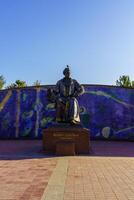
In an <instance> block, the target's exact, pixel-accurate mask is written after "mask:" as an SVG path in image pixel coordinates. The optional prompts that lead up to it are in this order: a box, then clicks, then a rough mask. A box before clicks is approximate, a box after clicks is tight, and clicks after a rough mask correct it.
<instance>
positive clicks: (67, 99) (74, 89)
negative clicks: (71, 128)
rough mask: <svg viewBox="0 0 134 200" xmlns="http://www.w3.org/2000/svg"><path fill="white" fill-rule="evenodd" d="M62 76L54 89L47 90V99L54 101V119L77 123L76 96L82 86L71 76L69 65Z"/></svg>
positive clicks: (80, 91)
mask: <svg viewBox="0 0 134 200" xmlns="http://www.w3.org/2000/svg"><path fill="white" fill-rule="evenodd" d="M63 74H64V78H62V79H61V80H59V81H58V82H57V84H56V87H55V89H54V90H52V89H49V90H48V99H50V100H51V101H53V102H55V103H56V121H57V122H64V123H71V124H79V123H80V116H79V105H78V101H77V99H76V98H77V97H78V96H79V95H81V94H82V93H83V92H84V88H83V87H82V86H81V85H80V84H79V83H78V82H77V81H76V80H74V79H72V78H71V73H70V69H69V66H68V65H67V67H66V68H65V69H64V71H63Z"/></svg>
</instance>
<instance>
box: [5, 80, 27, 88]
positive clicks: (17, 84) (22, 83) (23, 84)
mask: <svg viewBox="0 0 134 200" xmlns="http://www.w3.org/2000/svg"><path fill="white" fill-rule="evenodd" d="M23 87H27V84H26V82H25V81H21V80H16V81H15V83H11V84H10V85H9V86H7V89H10V88H23Z"/></svg>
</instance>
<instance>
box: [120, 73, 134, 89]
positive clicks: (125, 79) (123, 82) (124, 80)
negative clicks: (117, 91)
mask: <svg viewBox="0 0 134 200" xmlns="http://www.w3.org/2000/svg"><path fill="white" fill-rule="evenodd" d="M116 85H117V86H121V87H134V81H131V80H130V77H129V76H126V75H123V76H120V77H119V80H117V81H116Z"/></svg>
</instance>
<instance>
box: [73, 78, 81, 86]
mask: <svg viewBox="0 0 134 200" xmlns="http://www.w3.org/2000/svg"><path fill="white" fill-rule="evenodd" d="M72 81H73V83H74V84H79V82H78V81H77V80H76V79H72ZM79 85H80V84H79Z"/></svg>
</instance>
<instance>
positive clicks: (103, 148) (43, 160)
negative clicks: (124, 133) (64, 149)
mask: <svg viewBox="0 0 134 200" xmlns="http://www.w3.org/2000/svg"><path fill="white" fill-rule="evenodd" d="M91 146H92V149H91V153H90V155H79V156H74V157H71V156H70V157H69V156H65V157H56V156H54V155H46V154H45V153H44V152H43V151H42V141H40V140H32V141H27V140H25V141H22V140H11V141H7V140H3V141H2V140H1V141H0V200H134V143H133V142H112V141H111V142H109V141H92V142H91Z"/></svg>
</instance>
